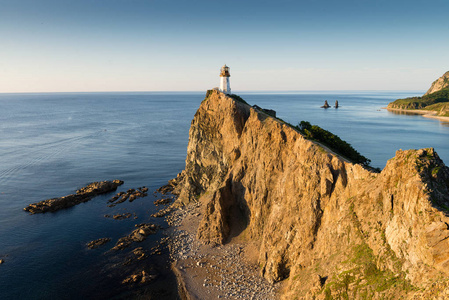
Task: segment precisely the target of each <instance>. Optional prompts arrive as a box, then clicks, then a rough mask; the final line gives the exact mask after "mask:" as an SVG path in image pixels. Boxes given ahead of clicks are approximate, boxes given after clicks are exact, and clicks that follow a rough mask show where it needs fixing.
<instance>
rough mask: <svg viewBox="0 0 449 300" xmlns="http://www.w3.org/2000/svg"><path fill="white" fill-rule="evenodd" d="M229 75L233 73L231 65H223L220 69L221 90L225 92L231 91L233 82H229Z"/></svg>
mask: <svg viewBox="0 0 449 300" xmlns="http://www.w3.org/2000/svg"><path fill="white" fill-rule="evenodd" d="M229 77H231V74H230V73H229V67H228V66H227V65H224V66H223V67H221V71H220V91H221V92H223V93H225V94H230V93H231V83H230V82H229Z"/></svg>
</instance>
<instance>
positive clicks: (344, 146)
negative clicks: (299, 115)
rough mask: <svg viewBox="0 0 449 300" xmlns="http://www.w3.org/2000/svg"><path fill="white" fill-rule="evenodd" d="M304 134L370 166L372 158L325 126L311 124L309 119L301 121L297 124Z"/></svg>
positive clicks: (354, 160)
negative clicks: (362, 153)
mask: <svg viewBox="0 0 449 300" xmlns="http://www.w3.org/2000/svg"><path fill="white" fill-rule="evenodd" d="M296 129H298V130H299V131H300V132H301V133H302V134H304V136H305V137H306V138H308V139H312V140H315V141H317V142H320V143H322V144H324V145H326V146H328V147H329V148H331V149H332V150H333V151H335V152H337V153H338V154H340V155H342V156H344V157H346V158H348V159H349V160H351V161H353V162H355V163H358V164H362V165H363V166H365V167H370V166H369V164H370V162H371V160H370V159H368V158H366V157H365V156H363V155H361V154H360V153H359V152H358V151H357V150H355V149H354V148H353V147H352V146H351V145H350V144H348V143H347V142H345V141H343V140H342V139H341V138H339V137H338V136H337V135H335V134H333V133H332V132H330V131H327V130H324V129H323V128H321V127H319V126H317V125H311V124H310V123H309V122H307V121H301V122H300V123H299V124H298V126H296Z"/></svg>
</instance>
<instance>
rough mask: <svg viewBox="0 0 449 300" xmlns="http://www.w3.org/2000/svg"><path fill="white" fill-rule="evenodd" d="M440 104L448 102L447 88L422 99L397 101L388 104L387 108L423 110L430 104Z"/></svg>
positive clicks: (448, 90) (448, 89)
mask: <svg viewBox="0 0 449 300" xmlns="http://www.w3.org/2000/svg"><path fill="white" fill-rule="evenodd" d="M442 102H449V88H446V89H443V90H441V91H438V92H435V93H432V94H430V95H425V96H422V97H410V98H405V99H398V100H396V101H393V102H391V103H390V104H388V107H391V108H401V109H424V108H427V107H428V106H430V105H432V104H435V103H442ZM446 104H449V103H446ZM432 110H434V109H432Z"/></svg>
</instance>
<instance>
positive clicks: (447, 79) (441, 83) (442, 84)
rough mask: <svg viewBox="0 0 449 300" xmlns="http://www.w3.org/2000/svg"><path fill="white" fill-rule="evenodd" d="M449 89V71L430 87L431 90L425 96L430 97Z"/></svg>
mask: <svg viewBox="0 0 449 300" xmlns="http://www.w3.org/2000/svg"><path fill="white" fill-rule="evenodd" d="M448 87H449V71H447V72H446V73H444V74H443V76H441V77H440V78H438V79H437V80H435V81H434V82H432V85H431V86H430V88H429V90H428V91H427V92H426V93H425V94H424V96H425V95H429V94H432V93H435V92H438V91H441V90H442V89H445V88H448Z"/></svg>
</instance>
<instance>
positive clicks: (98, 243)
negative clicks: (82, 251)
mask: <svg viewBox="0 0 449 300" xmlns="http://www.w3.org/2000/svg"><path fill="white" fill-rule="evenodd" d="M110 240H111V239H110V238H101V239H98V240H94V241H91V242H89V243H87V248H89V249H96V248H98V247H100V246H102V245H104V244H106V243H107V242H109V241H110Z"/></svg>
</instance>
